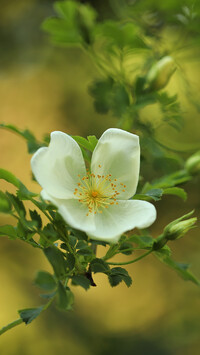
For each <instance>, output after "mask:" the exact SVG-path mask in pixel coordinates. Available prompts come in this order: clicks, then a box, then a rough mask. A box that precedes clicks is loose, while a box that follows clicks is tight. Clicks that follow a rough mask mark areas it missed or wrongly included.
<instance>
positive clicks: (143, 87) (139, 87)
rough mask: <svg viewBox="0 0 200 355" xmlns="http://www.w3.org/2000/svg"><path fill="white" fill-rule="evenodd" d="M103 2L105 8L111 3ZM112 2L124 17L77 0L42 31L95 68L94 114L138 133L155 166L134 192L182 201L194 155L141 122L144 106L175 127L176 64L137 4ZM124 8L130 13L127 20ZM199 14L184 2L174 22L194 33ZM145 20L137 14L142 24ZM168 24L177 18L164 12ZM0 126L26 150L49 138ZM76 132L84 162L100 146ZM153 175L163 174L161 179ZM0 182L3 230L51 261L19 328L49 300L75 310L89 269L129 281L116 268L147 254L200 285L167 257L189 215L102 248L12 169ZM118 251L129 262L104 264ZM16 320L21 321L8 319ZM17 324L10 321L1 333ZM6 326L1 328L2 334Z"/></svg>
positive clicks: (59, 7)
mask: <svg viewBox="0 0 200 355" xmlns="http://www.w3.org/2000/svg"><path fill="white" fill-rule="evenodd" d="M110 3H111V5H112V3H113V1H110ZM119 3H123V2H119V1H117V6H116V13H117V16H118V15H119V11H118V10H119V8H121V9H122V10H123V11H122V12H121V15H122V16H121V17H122V18H121V19H117V20H116V19H115V20H105V21H103V22H100V21H98V16H97V13H96V11H95V10H94V9H93V8H92V7H91V6H90V5H84V4H80V3H79V2H78V1H59V2H56V3H55V12H56V14H55V16H54V17H52V18H48V19H46V20H45V21H44V23H43V25H42V27H43V29H44V30H45V31H46V32H48V33H49V34H50V36H51V39H52V41H53V42H54V43H55V44H59V45H62V46H77V47H79V48H81V49H82V50H83V51H84V52H85V53H86V54H87V55H88V56H90V58H92V60H93V61H94V63H95V65H96V66H97V68H98V70H99V73H100V77H99V78H97V79H96V80H95V81H94V82H93V83H92V84H91V85H90V87H89V93H90V95H91V96H92V98H93V100H94V106H95V109H96V111H97V112H98V113H100V114H106V113H108V112H109V111H110V112H112V114H113V115H114V116H115V117H116V119H117V120H118V121H117V122H118V123H117V125H118V126H119V127H121V128H123V129H126V130H129V131H132V130H134V132H136V133H137V134H138V135H139V136H140V140H141V147H142V159H143V161H144V162H145V161H148V160H149V158H150V159H151V161H152V165H154V167H155V170H157V169H158V170H159V174H158V175H157V176H156V177H155V178H154V179H153V181H150V182H148V181H145V177H144V176H143V171H142V176H141V181H140V184H139V188H138V191H137V194H136V195H135V196H134V198H136V199H143V200H146V201H154V202H157V201H159V200H161V199H162V198H165V195H174V196H177V197H178V198H181V199H182V200H183V201H185V200H186V199H187V193H186V191H185V190H184V184H185V183H186V182H187V181H189V180H192V179H193V177H194V175H196V174H198V173H199V152H197V153H195V154H193V155H192V156H191V157H189V158H188V160H187V161H186V162H185V160H184V159H183V157H182V156H180V154H177V153H176V152H171V151H170V149H168V147H165V146H164V145H163V144H162V143H160V142H158V141H157V137H156V129H157V126H156V124H155V123H154V122H149V121H147V120H142V114H141V113H142V110H143V109H144V108H145V107H149V106H150V105H157V106H158V107H159V109H160V115H161V119H160V122H159V125H166V124H167V125H170V126H171V127H173V128H174V129H176V130H181V128H182V125H183V115H182V111H181V105H180V102H179V101H178V95H172V94H169V93H168V92H167V90H166V87H167V85H168V82H169V81H170V80H172V79H173V75H174V72H175V67H176V64H175V61H174V60H173V58H172V56H171V55H172V54H171V53H166V51H165V50H163V48H162V46H161V49H158V47H159V46H158V44H159V41H160V39H159V38H157V35H156V33H155V31H153V25H149V24H148V23H147V21H146V25H145V26H144V23H142V24H141V23H140V21H139V20H138V19H136V18H135V17H134V15H133V11H132V10H133V9H134V6H130V7H129V8H128V7H127V4H126V3H127V2H126V1H125V2H124V4H121V5H119ZM139 3H140V2H136V9H137V11H139V8H140V4H139ZM151 3H154V1H152V2H151ZM163 6H164V5H163ZM166 6H167V3H166ZM127 8H128V9H129V14H130V16H128V17H126V16H127ZM171 8H172V7H171ZM175 10H176V11H178V9H175ZM197 18H198V14H196V13H195V11H192V10H191V9H189V8H186V7H183V8H182V9H180V12H177V13H176V19H177V26H185V27H186V28H188V31H189V32H192V33H195V35H196V37H198V35H199V33H198V31H197V30H196V26H195V22H196V21H197ZM144 20H145V19H144V18H142V21H143V22H144ZM193 20H194V23H193ZM165 21H167V19H166V18H165ZM170 21H175V17H174V16H173V14H171V13H170ZM169 56H170V59H169ZM166 57H167V58H168V59H166ZM138 58H139V62H140V65H138ZM163 59H164V60H163ZM166 64H167V66H166ZM169 65H170V68H169ZM171 65H172V67H171ZM0 128H2V129H7V130H9V131H11V132H14V133H16V134H18V135H20V136H21V137H22V138H24V139H25V140H26V143H27V147H28V152H29V153H30V154H32V153H34V152H35V151H36V150H37V149H38V148H39V147H42V146H46V145H47V143H48V142H49V138H48V137H47V138H45V139H44V140H43V141H42V142H39V141H38V140H37V139H36V138H35V137H34V135H33V134H32V133H31V132H30V131H29V130H24V131H23V130H19V129H18V128H16V127H15V126H12V125H6V124H1V125H0ZM73 138H74V139H75V140H76V142H77V143H78V144H79V145H80V148H81V150H82V152H83V156H84V158H85V160H86V161H87V162H88V163H89V162H90V158H91V153H92V152H93V150H94V148H95V146H96V144H97V142H98V140H97V138H96V137H95V136H88V137H87V139H86V138H83V137H79V136H73ZM160 172H164V173H163V174H162V176H160V175H161V174H160ZM0 178H1V179H3V180H5V181H6V182H7V183H10V184H12V185H13V186H14V187H15V188H16V193H13V194H11V193H9V192H8V191H6V192H4V191H0V212H3V213H6V214H8V215H10V216H12V217H13V218H14V221H15V222H16V223H15V224H14V225H4V226H0V236H2V237H3V236H6V237H8V238H10V239H11V240H13V239H20V240H21V241H23V242H25V243H28V244H30V245H31V246H33V247H35V248H39V249H41V250H42V252H43V253H44V255H45V257H46V259H47V260H48V262H49V263H50V265H51V267H52V273H49V272H47V271H45V270H42V271H39V272H38V273H37V275H36V278H35V285H36V286H37V287H39V288H40V289H41V291H42V292H43V293H42V294H41V297H42V298H43V299H46V300H47V303H46V304H44V305H42V306H39V307H37V308H30V309H24V310H20V311H19V315H20V319H21V320H22V321H23V322H25V323H26V324H29V323H30V322H31V321H32V320H34V319H35V318H36V317H37V316H39V315H40V314H41V312H43V310H45V309H47V308H48V307H49V306H50V304H51V302H53V301H54V300H55V301H56V304H57V306H58V308H60V309H62V310H65V311H69V310H71V309H73V302H74V297H73V292H72V289H73V287H74V286H80V287H82V288H83V289H84V290H86V291H87V290H88V289H89V288H90V287H95V286H96V283H95V274H96V273H103V274H105V275H106V276H107V278H108V282H109V283H110V285H111V286H112V287H115V286H117V285H118V284H120V283H121V282H124V284H125V285H126V286H127V287H130V286H131V283H132V280H131V276H130V275H129V274H128V272H127V270H126V269H124V268H122V266H123V265H128V264H131V263H135V262H137V261H139V260H141V259H142V258H144V257H146V256H147V255H149V254H153V255H154V256H155V257H156V258H157V259H158V260H159V261H161V262H163V263H165V264H166V265H167V266H169V267H170V268H172V269H173V270H174V271H176V272H177V273H178V274H179V275H180V276H181V277H182V278H183V279H185V280H189V281H191V282H193V283H194V284H196V285H199V284H200V282H199V280H198V279H197V278H196V277H195V276H194V275H193V274H192V273H191V271H190V270H189V266H188V265H187V264H184V263H179V262H176V261H174V260H173V259H172V258H171V250H170V247H169V245H168V243H169V242H172V243H173V242H175V241H176V240H177V239H179V238H180V237H182V236H183V235H184V234H185V233H186V232H188V231H189V230H190V229H191V228H193V227H194V224H195V222H196V218H195V217H190V216H191V215H190V214H187V215H184V216H182V217H180V218H179V219H178V220H175V221H172V222H171V223H170V225H168V226H166V227H164V228H163V233H162V234H161V235H159V236H158V237H156V238H154V237H153V236H151V234H150V233H149V232H148V231H146V230H140V231H139V230H136V231H134V233H133V231H131V232H129V233H126V234H125V235H123V236H121V239H120V240H119V242H118V243H117V244H114V245H112V244H111V245H109V244H108V243H106V242H101V241H94V240H92V239H89V238H88V236H87V235H86V234H85V233H83V232H81V231H79V230H75V229H74V228H72V227H71V226H68V225H67V224H66V223H65V222H64V221H63V219H62V217H61V216H60V215H59V214H58V212H57V210H56V208H55V207H54V206H52V205H50V204H48V203H46V202H45V201H44V200H43V199H42V198H41V197H40V196H38V195H37V194H35V193H34V192H32V191H29V190H28V189H27V188H26V186H25V185H24V184H23V183H22V182H21V181H20V180H19V179H18V178H17V177H15V176H14V175H13V174H12V173H11V172H9V171H6V170H4V169H0ZM26 200H28V201H30V203H31V204H32V207H31V209H30V210H29V209H27V207H26V205H25V204H24V201H26ZM42 216H45V217H46V218H47V220H48V223H46V224H44V222H43V218H42ZM38 237H39V238H38ZM98 245H101V246H102V247H103V248H104V250H105V253H104V256H103V257H102V258H97V256H96V248H97V247H98ZM118 254H119V255H121V254H123V255H127V256H131V255H132V254H133V255H134V258H132V257H130V259H128V261H126V262H115V261H110V259H112V258H113V257H114V256H115V255H118ZM112 265H113V266H114V267H112ZM44 292H45V293H44ZM46 292H47V293H46ZM18 324H20V322H17V323H16V324H15V325H18ZM15 325H12V326H10V325H8V327H7V330H8V329H10V328H11V327H13V326H15ZM5 331H6V327H4V328H3V329H2V331H0V334H2V333H3V332H5Z"/></svg>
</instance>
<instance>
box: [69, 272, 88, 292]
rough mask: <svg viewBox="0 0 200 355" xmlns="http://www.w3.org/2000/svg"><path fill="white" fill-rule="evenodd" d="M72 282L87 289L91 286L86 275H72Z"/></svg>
mask: <svg viewBox="0 0 200 355" xmlns="http://www.w3.org/2000/svg"><path fill="white" fill-rule="evenodd" d="M72 284H73V285H77V286H81V287H83V288H84V289H85V290H86V291H87V290H88V289H89V288H90V280H89V279H88V278H87V277H86V276H84V275H75V276H73V277H72Z"/></svg>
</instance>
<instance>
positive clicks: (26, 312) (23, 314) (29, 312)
mask: <svg viewBox="0 0 200 355" xmlns="http://www.w3.org/2000/svg"><path fill="white" fill-rule="evenodd" d="M43 310H44V306H41V307H37V308H26V309H21V310H19V311H18V313H19V315H20V318H21V319H22V320H23V322H24V323H26V324H29V323H31V322H32V321H33V320H34V319H35V318H37V317H38V316H39V315H40V313H41V312H42V311H43Z"/></svg>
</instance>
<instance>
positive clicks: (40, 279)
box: [35, 271, 56, 291]
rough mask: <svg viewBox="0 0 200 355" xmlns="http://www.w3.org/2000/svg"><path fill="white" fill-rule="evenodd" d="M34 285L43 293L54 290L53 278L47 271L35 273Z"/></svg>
mask: <svg viewBox="0 0 200 355" xmlns="http://www.w3.org/2000/svg"><path fill="white" fill-rule="evenodd" d="M35 284H36V285H37V286H39V287H40V288H42V289H43V290H45V291H53V290H54V289H55V288H56V282H55V280H54V277H53V276H52V275H51V274H50V273H49V272H47V271H39V272H38V273H37V275H36V278H35Z"/></svg>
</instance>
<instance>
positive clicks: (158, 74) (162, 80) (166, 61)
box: [146, 56, 176, 90]
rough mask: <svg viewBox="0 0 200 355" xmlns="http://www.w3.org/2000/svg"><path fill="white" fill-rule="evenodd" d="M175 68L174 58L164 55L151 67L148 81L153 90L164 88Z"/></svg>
mask: <svg viewBox="0 0 200 355" xmlns="http://www.w3.org/2000/svg"><path fill="white" fill-rule="evenodd" d="M175 70H176V65H175V63H174V59H173V58H172V57H170V56H165V57H163V58H162V59H160V60H159V61H158V62H157V63H155V64H154V65H153V66H152V67H151V69H150V70H149V72H148V74H147V78H146V83H147V85H148V88H149V89H153V90H160V89H163V88H164V87H165V86H166V85H167V84H168V82H169V79H170V78H171V76H172V74H173V73H174V72H175Z"/></svg>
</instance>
